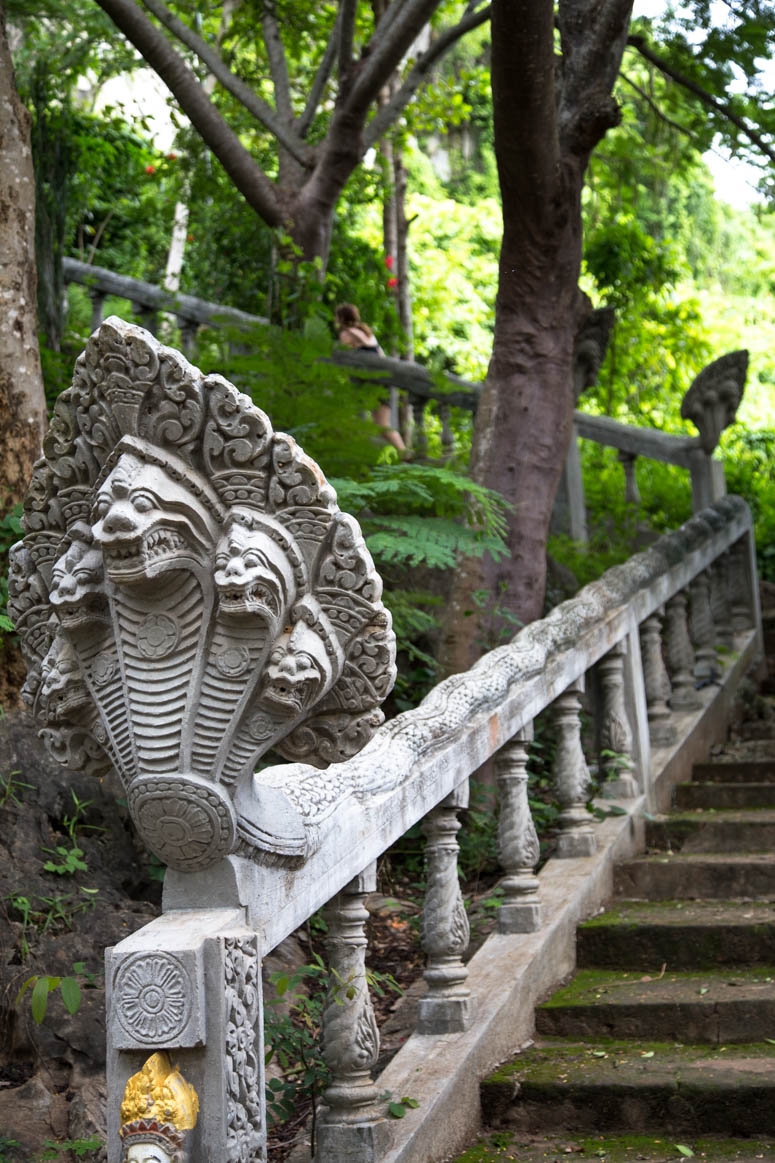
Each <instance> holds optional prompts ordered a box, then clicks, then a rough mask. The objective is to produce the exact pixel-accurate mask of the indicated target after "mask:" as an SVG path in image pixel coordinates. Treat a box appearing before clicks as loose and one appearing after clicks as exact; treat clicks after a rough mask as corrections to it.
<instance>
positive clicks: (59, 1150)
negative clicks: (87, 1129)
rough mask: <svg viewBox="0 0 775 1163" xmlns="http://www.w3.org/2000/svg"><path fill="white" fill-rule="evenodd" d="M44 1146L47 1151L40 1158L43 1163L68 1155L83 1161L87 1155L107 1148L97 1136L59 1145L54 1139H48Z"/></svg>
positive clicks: (62, 1141)
mask: <svg viewBox="0 0 775 1163" xmlns="http://www.w3.org/2000/svg"><path fill="white" fill-rule="evenodd" d="M43 1146H44V1147H45V1150H44V1152H43V1154H42V1155H41V1156H40V1158H41V1161H42V1160H50V1159H59V1157H60V1156H61V1155H67V1154H72V1155H75V1157H76V1158H77V1159H82V1158H84V1157H85V1156H86V1155H91V1154H92V1153H95V1152H97V1151H99V1150H100V1149H101V1148H102V1147H104V1146H105V1143H104V1140H103V1139H100V1138H98V1136H97V1135H92V1136H90V1137H89V1138H88V1139H63V1140H61V1141H60V1142H58V1143H57V1142H55V1141H54V1140H53V1139H46V1141H45V1143H44V1144H43Z"/></svg>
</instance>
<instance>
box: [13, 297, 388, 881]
mask: <svg viewBox="0 0 775 1163" xmlns="http://www.w3.org/2000/svg"><path fill="white" fill-rule="evenodd" d="M44 453H45V455H44V458H43V459H42V460H41V461H39V462H38V464H37V465H36V467H35V471H34V475H33V480H32V483H31V486H30V489H29V492H28V495H27V498H26V501H25V514H24V528H25V533H26V535H25V537H24V540H23V541H22V542H21V543H20V544H19V545H18V546H16V547H15V548H14V550H13V551H12V567H11V577H10V582H9V593H10V599H9V609H10V611H11V614H12V617H13V618H14V620H15V623H16V627H17V630H18V632H19V636H20V639H21V645H22V650H23V652H24V655H25V659H26V662H27V667H28V678H27V682H26V685H25V689H24V692H23V695H24V698H25V699H26V701H27V703H28V705H29V706H30V708H31V709H32V711H33V713H34V714H35V715H36V716H37V718H38V719H39V721H40V722H41V724H42V731H41V735H42V737H43V739H44V740H45V742H46V744H47V746H48V749H49V750H50V752H51V753H52V755H53V756H54V757H55V758H56V759H57V760H59V761H60V762H61V763H63V764H65V765H66V766H68V767H71V768H74V769H76V770H85V771H90V772H94V773H95V774H100V773H103V772H104V771H106V770H108V769H109V768H110V767H115V769H116V770H117V772H118V773H119V776H120V778H121V780H122V782H123V784H124V787H125V789H126V796H127V801H128V804H129V810H130V812H131V815H132V818H133V820H134V822H135V824H136V826H137V828H138V830H139V831H140V833H141V835H142V837H143V839H144V840H145V842H146V843H147V845H148V847H149V848H150V849H151V850H152V851H153V852H155V853H156V855H157V856H158V857H159V859H160V860H162V861H164V863H166V864H168V865H170V866H171V867H173V868H176V869H179V870H183V871H187V870H194V869H202V868H207V867H208V866H209V865H211V864H213V863H215V862H216V861H218V860H220V859H221V858H222V857H224V856H226V855H228V854H231V853H235V854H238V855H242V856H247V857H249V858H251V859H252V860H254V861H256V862H257V863H261V862H267V861H268V862H277V861H282V862H287V863H289V864H294V863H295V864H298V863H299V862H300V861H301V860H303V859H304V857H305V856H306V855H307V854H308V851H309V847H310V839H309V830H308V828H307V827H306V824H305V818H304V812H303V811H302V810H300V809H299V804H298V797H297V801H296V802H294V799H293V796H292V795H288V794H285V792H286V791H287V790H288V789H285V790H284V789H283V788H278V787H273V786H262V785H261V784H260V783H258V782H257V781H256V780H255V779H254V775H253V773H254V771H255V768H256V765H257V763H258V761H259V760H260V759H261V757H262V756H264V755H265V754H266V753H267V752H268V751H269V750H270V749H273V751H274V753H275V754H276V755H278V754H279V755H280V756H282V757H284V758H287V759H291V760H303V761H305V762H306V763H316V764H317V765H318V766H325V765H326V764H327V763H329V762H333V761H336V760H341V759H345V758H348V757H349V756H351V755H353V754H354V753H355V752H356V751H358V750H359V749H360V747H361V746H363V744H364V742H366V741H367V740H368V739H369V738H370V737H371V736H372V734H373V733H374V731H375V730H376V728H377V727H378V726H379V724H380V723H381V722H382V719H383V715H382V713H381V711H380V710H379V709H378V707H379V704H380V702H381V701H382V700H383V699H384V697H385V695H386V694H387V693H388V691H389V690H390V688H391V686H392V683H393V680H394V677H395V665H394V663H395V639H394V635H393V632H392V628H391V621H390V615H389V613H388V612H387V610H386V609H385V608H384V606H383V605H382V602H381V600H380V597H381V591H382V585H381V581H380V579H379V577H378V576H377V574H376V572H375V570H374V566H373V562H372V560H371V557H370V555H369V553H368V550H367V549H366V546H365V544H364V541H363V538H362V536H361V533H360V530H359V528H358V525H357V523H356V522H355V520H354V519H353V518H352V517H350V516H348V515H346V514H344V513H342V512H341V511H340V510H339V509H338V507H337V504H336V495H335V493H334V491H333V489H332V488H331V487H330V486H329V485H328V484H327V482H326V480H325V478H324V477H323V474H322V473H321V471H320V469H319V468H318V466H317V465H316V464H315V463H314V462H313V461H312V460H310V458H309V457H307V456H305V454H304V453H303V452H302V451H301V449H300V448H299V447H298V446H297V445H296V443H295V441H294V440H293V439H292V438H291V437H290V436H287V435H285V434H283V433H278V432H273V430H272V427H271V424H270V422H269V420H268V418H267V417H266V416H265V415H264V413H263V412H261V411H260V410H259V409H258V408H257V407H255V406H254V405H253V403H252V402H251V400H250V399H249V398H248V397H247V396H244V395H242V394H240V393H239V392H238V391H237V390H236V389H235V388H234V387H233V386H232V385H231V384H230V383H228V382H227V381H226V380H224V379H223V378H222V377H220V376H217V375H210V376H203V375H202V374H201V373H200V372H199V371H198V370H197V369H196V368H193V367H192V366H191V365H190V364H188V363H187V362H186V360H185V359H184V358H183V357H182V356H181V355H180V354H179V353H178V352H176V351H174V350H172V349H169V348H165V347H162V346H161V345H160V344H159V343H157V341H156V340H155V339H154V338H153V337H152V336H151V335H150V334H149V333H148V332H146V331H144V330H142V329H141V328H139V327H135V326H131V325H129V324H126V323H124V322H122V321H121V320H120V319H116V318H111V319H108V320H106V321H105V322H104V323H103V324H102V325H101V327H100V328H99V330H98V331H96V332H95V333H94V335H93V336H92V337H91V339H90V340H89V343H88V345H87V347H86V350H85V351H84V353H83V355H82V356H81V357H80V358H79V359H78V361H77V363H76V367H75V375H74V379H73V384H72V387H71V388H70V389H68V390H67V391H66V392H64V393H63V394H62V395H61V396H60V398H59V399H58V400H57V403H56V407H55V409H54V415H53V418H52V422H51V427H50V429H49V432H48V435H47V437H46V441H45V445H44ZM340 791H341V789H340Z"/></svg>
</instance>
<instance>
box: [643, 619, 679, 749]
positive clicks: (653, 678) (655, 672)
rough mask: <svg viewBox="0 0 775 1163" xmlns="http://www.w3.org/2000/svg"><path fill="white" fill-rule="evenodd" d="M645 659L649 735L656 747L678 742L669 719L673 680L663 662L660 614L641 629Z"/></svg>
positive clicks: (645, 623)
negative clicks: (669, 702)
mask: <svg viewBox="0 0 775 1163" xmlns="http://www.w3.org/2000/svg"><path fill="white" fill-rule="evenodd" d="M640 648H641V654H642V656H643V683H644V685H645V687H646V707H647V710H648V720H649V735H650V737H651V742H652V743H653V744H655V745H656V746H664V745H666V744H669V743H673V742H675V725H674V724H673V722H672V721H671V718H670V708H669V707H668V705H667V700H668V698H669V697H670V679H669V677H668V674H667V670H666V669H665V663H664V661H663V658H662V619H661V617H660V615H659V614H658V613H656V612H655V613H653V614H652V615H651V617H650V618H646V620H645V622H644V623H643V625H642V626H641V628H640Z"/></svg>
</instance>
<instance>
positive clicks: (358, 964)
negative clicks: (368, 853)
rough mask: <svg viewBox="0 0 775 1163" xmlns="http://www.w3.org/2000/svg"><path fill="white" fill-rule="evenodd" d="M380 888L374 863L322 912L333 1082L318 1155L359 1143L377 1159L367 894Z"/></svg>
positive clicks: (337, 1153)
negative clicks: (326, 955)
mask: <svg viewBox="0 0 775 1163" xmlns="http://www.w3.org/2000/svg"><path fill="white" fill-rule="evenodd" d="M375 887H376V864H371V865H369V867H368V868H367V869H366V870H365V871H364V872H363V873H362V874H361V875H360V876H356V877H355V879H354V880H352V881H350V883H349V884H348V885H347V886H346V887H345V888H343V889H342V891H341V892H340V893H338V894H337V895H336V896H335V897H333V899H332V900H330V901H329V902H328V904H327V905H326V906H325V909H324V911H323V915H324V917H325V920H326V924H327V925H328V933H327V936H326V942H325V944H326V952H327V954H328V965H329V974H330V976H329V982H330V984H329V988H328V996H327V999H326V1006H325V1009H324V1012H323V1036H322V1053H323V1059H324V1061H325V1063H326V1065H327V1066H328V1068H329V1070H330V1071H331V1081H330V1083H329V1085H328V1086H327V1087H326V1089H325V1091H324V1094H323V1101H324V1102H325V1104H326V1108H325V1110H324V1111H323V1114H322V1117H321V1124H320V1128H319V1132H318V1149H317V1152H316V1159H320V1160H334V1159H344V1158H348V1159H349V1158H351V1157H353V1158H354V1157H355V1156H353V1155H351V1152H352V1150H353V1145H354V1144H355V1143H356V1142H357V1143H358V1144H359V1147H360V1149H361V1152H362V1153H360V1154H358V1156H357V1157H358V1159H359V1160H361V1161H363V1163H369V1161H371V1160H374V1163H377V1160H378V1158H379V1154H378V1152H377V1147H376V1142H375V1135H376V1127H377V1125H378V1120H377V1116H376V1115H375V1112H374V1110H373V1109H371V1110H370V1109H369V1108H371V1107H373V1103H374V1100H375V1099H376V1097H377V1088H376V1087H375V1086H374V1084H373V1082H372V1080H371V1068H372V1067H373V1066H374V1064H375V1062H376V1061H377V1055H378V1053H379V1031H378V1030H377V1022H376V1019H375V1017H374V1010H373V1008H372V1005H371V998H370V996H369V986H368V981H367V979H366V945H367V941H366V930H365V926H366V921H367V920H368V916H369V914H368V912H367V911H366V908H365V906H364V898H365V896H366V894H367V893H369V892H373V891H374V889H375Z"/></svg>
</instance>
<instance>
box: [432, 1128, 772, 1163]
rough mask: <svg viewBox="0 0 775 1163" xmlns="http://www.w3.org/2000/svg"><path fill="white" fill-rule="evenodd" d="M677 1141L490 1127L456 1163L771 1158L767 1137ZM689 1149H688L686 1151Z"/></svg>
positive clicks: (753, 1161) (754, 1161)
mask: <svg viewBox="0 0 775 1163" xmlns="http://www.w3.org/2000/svg"><path fill="white" fill-rule="evenodd" d="M685 1138H686V1141H685V1142H680V1143H679V1142H675V1140H674V1138H673V1139H666V1138H664V1136H663V1137H661V1138H660V1137H659V1136H656V1135H589V1136H583V1135H582V1136H575V1135H574V1136H571V1135H526V1134H524V1133H523V1132H519V1131H489V1132H487V1133H486V1134H483V1135H480V1136H479V1138H478V1139H477V1141H476V1143H475V1144H474V1145H473V1146H472V1147H469V1148H468V1150H467V1151H464V1152H463V1154H462V1155H458V1157H457V1159H455V1161H454V1163H504V1161H508V1160H519V1163H560V1161H565V1160H578V1161H583V1160H588V1161H589V1163H634V1161H637V1163H640V1161H641V1160H645V1161H646V1163H679V1161H680V1163H686V1159H687V1158H694V1159H695V1160H696V1161H697V1163H759V1161H760V1160H762V1159H764V1160H767V1159H769V1160H772V1159H774V1158H775V1137H774V1138H771V1139H727V1138H720V1137H717V1136H714V1137H707V1136H706V1137H701V1138H695V1137H694V1136H686V1137H685ZM687 1152H691V1155H688V1154H687Z"/></svg>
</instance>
